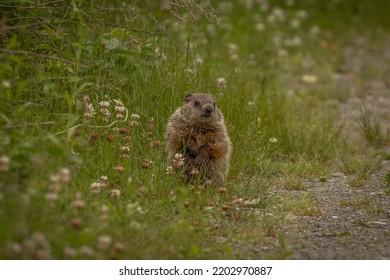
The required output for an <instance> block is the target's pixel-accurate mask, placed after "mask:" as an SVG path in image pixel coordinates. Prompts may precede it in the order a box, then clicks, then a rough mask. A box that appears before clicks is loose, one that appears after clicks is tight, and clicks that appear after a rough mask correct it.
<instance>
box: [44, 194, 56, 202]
mask: <svg viewBox="0 0 390 280" xmlns="http://www.w3.org/2000/svg"><path fill="white" fill-rule="evenodd" d="M45 197H46V199H47V200H48V201H56V200H57V199H58V194H57V193H55V192H50V193H47V194H46V196H45Z"/></svg>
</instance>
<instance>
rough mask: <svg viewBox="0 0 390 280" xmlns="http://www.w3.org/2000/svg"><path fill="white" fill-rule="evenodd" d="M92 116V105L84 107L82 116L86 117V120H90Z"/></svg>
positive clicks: (93, 113)
mask: <svg viewBox="0 0 390 280" xmlns="http://www.w3.org/2000/svg"><path fill="white" fill-rule="evenodd" d="M94 115H96V112H95V108H94V107H93V105H92V104H88V105H87V106H86V112H85V114H84V116H86V117H87V118H92V117H93V116H94Z"/></svg>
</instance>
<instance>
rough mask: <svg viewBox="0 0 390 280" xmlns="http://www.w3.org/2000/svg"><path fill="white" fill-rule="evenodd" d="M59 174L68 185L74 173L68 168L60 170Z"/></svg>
mask: <svg viewBox="0 0 390 280" xmlns="http://www.w3.org/2000/svg"><path fill="white" fill-rule="evenodd" d="M58 174H59V177H60V180H61V181H62V182H63V183H66V184H67V183H69V182H70V181H71V180H72V173H71V171H70V169H69V168H68V167H62V168H60V170H59V172H58Z"/></svg>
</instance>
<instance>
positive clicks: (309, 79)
mask: <svg viewBox="0 0 390 280" xmlns="http://www.w3.org/2000/svg"><path fill="white" fill-rule="evenodd" d="M317 80H318V77H317V75H314V74H306V75H303V76H302V81H303V82H305V83H307V84H314V83H316V82H317Z"/></svg>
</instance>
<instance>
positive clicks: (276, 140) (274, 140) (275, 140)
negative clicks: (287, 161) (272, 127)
mask: <svg viewBox="0 0 390 280" xmlns="http://www.w3.org/2000/svg"><path fill="white" fill-rule="evenodd" d="M269 142H270V143H277V142H278V139H276V138H275V137H272V138H270V139H269Z"/></svg>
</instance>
